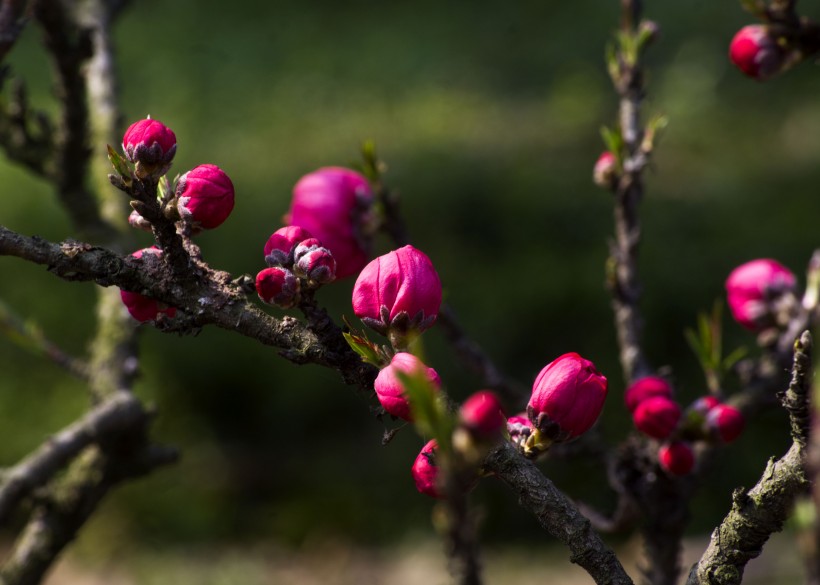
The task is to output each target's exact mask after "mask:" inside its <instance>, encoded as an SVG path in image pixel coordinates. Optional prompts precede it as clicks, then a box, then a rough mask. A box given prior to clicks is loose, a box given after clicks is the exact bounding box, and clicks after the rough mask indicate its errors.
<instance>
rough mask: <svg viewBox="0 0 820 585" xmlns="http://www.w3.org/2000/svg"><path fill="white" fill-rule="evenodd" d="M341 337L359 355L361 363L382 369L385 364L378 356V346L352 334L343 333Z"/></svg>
mask: <svg viewBox="0 0 820 585" xmlns="http://www.w3.org/2000/svg"><path fill="white" fill-rule="evenodd" d="M342 335H343V336H344V338H345V341H347V344H348V345H349V346H350V349H352V350H353V351H355V352H356V353H357V354H359V357H361V358H362V361H363V362H365V363H368V364H372V365H374V366H376V367H377V368H382V367H384V365H385V364H384V363H383V360H382V359H381V356H380V355H379V350H378V346H376V344H374V343H373V342H372V341H370V340H369V339H367V338H366V337H361V336H359V335H356V334H353V333H347V332H344V333H342Z"/></svg>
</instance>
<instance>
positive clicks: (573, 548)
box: [484, 443, 632, 585]
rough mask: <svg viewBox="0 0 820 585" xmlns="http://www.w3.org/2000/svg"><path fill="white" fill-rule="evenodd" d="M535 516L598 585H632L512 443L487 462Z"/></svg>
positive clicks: (596, 537) (587, 526)
mask: <svg viewBox="0 0 820 585" xmlns="http://www.w3.org/2000/svg"><path fill="white" fill-rule="evenodd" d="M484 464H485V466H486V468H487V469H488V470H489V471H492V472H493V473H495V475H496V476H498V477H499V478H500V479H501V480H502V481H503V482H504V483H506V484H507V485H508V486H509V487H510V488H511V489H512V490H513V491H514V492H515V493H516V494H517V495H518V498H519V503H520V504H521V506H522V507H523V508H524V509H526V510H528V511H529V512H531V513H532V514H534V515H535V517H536V518H537V519H538V522H539V523H540V524H541V526H543V527H544V528H545V529H546V530H547V532H549V533H550V534H551V535H552V536H554V537H555V538H557V539H559V540H560V541H561V542H563V543H564V544H565V545H567V547H569V549H570V552H571V553H572V556H571V557H570V560H571V561H572V562H573V563H577V564H578V565H580V566H581V567H583V568H584V569H585V570H586V571H587V573H589V574H590V575H591V576H592V578H593V579H594V580H595V583H597V584H598V585H604V584H606V585H631V584H632V579H630V578H629V576H628V575H627V574H626V571H624V568H623V566H622V565H621V563H620V561H619V560H618V558H617V557H616V556H615V553H614V552H613V551H612V550H611V549H610V548H609V547H607V546H606V544H604V542H603V540H601V537H600V536H599V535H598V534H597V533H596V532H595V531H594V530H593V529H592V527H591V525H590V522H589V520H587V519H586V518H584V517H583V516H582V515H581V513H580V512H579V511H578V509H577V508H576V507H575V505H574V504H573V503H572V502H571V501H570V499H569V498H567V497H566V496H565V495H564V494H562V493H561V492H560V491H559V490H558V489H557V488H556V487H555V486H554V485H553V483H552V482H551V481H550V480H548V479H547V478H546V477H544V475H543V474H542V473H541V472H540V471H539V470H538V468H537V467H536V466H535V465H534V464H533V463H532V462H530V461H527V460H526V459H524V458H523V457H522V456H521V455H520V454H519V453H518V452H517V451H516V450H515V449H514V448H513V447H512V445H510V444H509V443H505V444H504V445H502V446H501V447H499V448H497V449H496V450H495V451H493V452H492V453H491V454H490V455H489V456H488V457H487V459H486V460H485V462H484Z"/></svg>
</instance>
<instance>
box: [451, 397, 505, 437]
mask: <svg viewBox="0 0 820 585" xmlns="http://www.w3.org/2000/svg"><path fill="white" fill-rule="evenodd" d="M459 417H460V418H461V424H462V425H464V427H465V428H466V429H467V430H468V431H470V433H471V434H472V435H473V436H474V437H476V438H478V439H485V440H490V439H494V438H496V437H498V436H500V435H501V431H502V429H503V428H504V426H505V424H506V422H507V419H506V417H505V416H504V412H503V410H502V408H501V402H499V400H498V397H497V396H496V395H495V394H494V393H493V392H491V391H489V390H481V391H479V392H476V393H475V394H473V395H472V396H470V397H469V398H467V400H465V401H464V404H462V405H461V409H460V410H459Z"/></svg>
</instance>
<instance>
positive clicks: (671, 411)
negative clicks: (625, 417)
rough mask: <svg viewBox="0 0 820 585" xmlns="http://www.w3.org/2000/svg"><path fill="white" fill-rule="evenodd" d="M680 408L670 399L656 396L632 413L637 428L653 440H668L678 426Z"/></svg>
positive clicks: (642, 403)
mask: <svg viewBox="0 0 820 585" xmlns="http://www.w3.org/2000/svg"><path fill="white" fill-rule="evenodd" d="M680 415H681V412H680V406H678V403H677V402H675V401H674V400H672V399H670V398H666V397H664V396H656V397H654V398H647V399H646V400H644V401H643V402H641V403H640V404H639V405H638V407H637V408H636V409H635V412H633V413H632V421H633V422H634V423H635V427H636V428H637V429H638V430H639V431H641V432H642V433H643V434H645V435H648V436H650V437H652V438H653V439H666V438H667V437H669V436H670V435H671V434H672V433H673V432H675V429H676V428H677V426H678V421H679V420H680Z"/></svg>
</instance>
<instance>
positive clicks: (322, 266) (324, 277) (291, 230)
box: [256, 226, 336, 309]
mask: <svg viewBox="0 0 820 585" xmlns="http://www.w3.org/2000/svg"><path fill="white" fill-rule="evenodd" d="M263 252H264V255H265V263H266V264H267V265H268V268H265V269H264V270H261V271H260V272H259V274H257V275H256V292H257V293H258V294H259V298H260V299H261V300H262V301H263V302H265V303H267V304H269V305H276V306H277V307H280V308H282V309H289V308H291V307H294V306H296V305H297V304H299V301H300V300H301V292H302V289H303V287H306V288H310V289H313V288H317V287H319V286H321V285H323V284H327V283H329V282H332V281H333V280H334V279H335V278H336V260H335V259H334V257H333V254H331V253H330V250H328V249H327V248H325V247H324V246H322V243H321V242H320V241H319V240H317V239H316V238H314V237H313V236H312V235H311V234H310V232H308V231H307V230H306V229H304V228H301V227H299V226H286V227H283V228H279V229H278V230H276V231H275V232H273V234H271V236H270V237H269V238H268V241H267V242H265V247H264V250H263Z"/></svg>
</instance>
